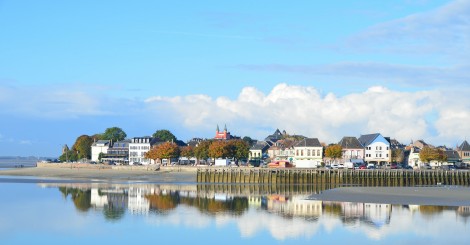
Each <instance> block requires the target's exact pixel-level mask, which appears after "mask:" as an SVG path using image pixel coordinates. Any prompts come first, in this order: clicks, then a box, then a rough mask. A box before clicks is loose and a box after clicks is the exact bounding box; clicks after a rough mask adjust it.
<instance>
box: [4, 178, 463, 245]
mask: <svg viewBox="0 0 470 245" xmlns="http://www.w3.org/2000/svg"><path fill="white" fill-rule="evenodd" d="M1 178H3V177H0V196H1V202H0V244H140V243H144V242H145V243H147V242H150V243H155V244H168V243H172V244H271V243H274V244H313V243H319V244H344V243H347V244H359V243H360V244H376V243H380V244H426V243H427V244H468V243H469V242H470V218H469V215H470V207H441V206H413V205H406V206H403V205H389V204H386V203H385V204H376V203H341V202H324V201H323V202H322V201H309V200H305V198H306V197H307V196H308V194H307V193H289V194H285V193H284V194H279V193H275V192H272V191H268V192H265V191H260V190H259V189H256V188H243V187H240V186H238V187H230V186H229V187H227V186H197V185H158V184H136V183H134V184H126V183H123V184H106V185H104V184H90V183H76V184H73V183H54V181H52V182H50V181H46V180H40V179H39V180H38V181H37V182H50V183H11V182H14V181H11V179H10V180H8V181H5V178H3V181H2V179H1ZM20 182H21V181H20ZM221 190H223V192H222V191H221Z"/></svg>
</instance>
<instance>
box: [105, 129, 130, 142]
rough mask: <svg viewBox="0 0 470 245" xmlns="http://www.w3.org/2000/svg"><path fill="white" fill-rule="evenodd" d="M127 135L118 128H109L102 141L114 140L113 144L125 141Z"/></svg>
mask: <svg viewBox="0 0 470 245" xmlns="http://www.w3.org/2000/svg"><path fill="white" fill-rule="evenodd" d="M126 137H127V134H126V133H125V132H124V131H123V130H122V129H121V128H118V127H112V128H107V129H106V130H105V131H104V133H103V134H102V135H101V139H102V140H112V141H113V142H116V141H120V140H124V139H125V138H126Z"/></svg>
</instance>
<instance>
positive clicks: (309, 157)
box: [294, 138, 323, 168]
mask: <svg viewBox="0 0 470 245" xmlns="http://www.w3.org/2000/svg"><path fill="white" fill-rule="evenodd" d="M294 152H295V158H294V164H295V167H297V168H314V167H318V166H320V165H321V162H322V160H323V146H322V145H321V144H320V141H318V139H317V138H306V139H303V140H302V141H300V142H298V143H297V144H296V145H295V146H294Z"/></svg>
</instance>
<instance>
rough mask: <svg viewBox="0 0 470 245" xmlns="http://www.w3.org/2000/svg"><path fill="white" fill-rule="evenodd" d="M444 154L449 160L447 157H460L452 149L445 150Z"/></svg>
mask: <svg viewBox="0 0 470 245" xmlns="http://www.w3.org/2000/svg"><path fill="white" fill-rule="evenodd" d="M445 154H446V155H447V160H449V159H459V158H460V156H459V153H458V152H457V151H454V150H448V151H445Z"/></svg>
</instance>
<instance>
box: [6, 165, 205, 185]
mask: <svg viewBox="0 0 470 245" xmlns="http://www.w3.org/2000/svg"><path fill="white" fill-rule="evenodd" d="M1 175H3V176H14V177H15V178H8V179H10V180H12V179H20V177H26V176H32V177H39V178H43V179H59V180H65V179H69V180H81V181H86V180H87V181H145V182H164V183H168V182H172V183H193V182H194V183H195V182H196V179H197V176H196V168H187V169H184V168H165V167H162V168H160V170H157V171H145V170H122V169H120V170H116V169H88V168H51V167H48V168H39V167H33V168H17V169H8V170H2V171H0V176H1ZM0 178H1V177H0ZM5 181H6V180H5V179H4V180H3V182H5Z"/></svg>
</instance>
